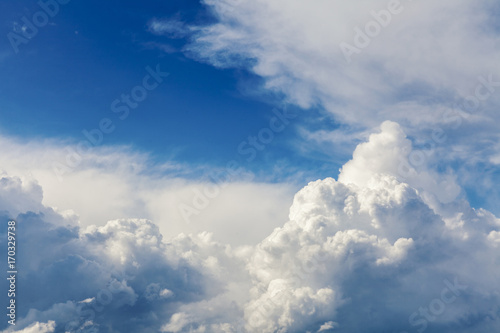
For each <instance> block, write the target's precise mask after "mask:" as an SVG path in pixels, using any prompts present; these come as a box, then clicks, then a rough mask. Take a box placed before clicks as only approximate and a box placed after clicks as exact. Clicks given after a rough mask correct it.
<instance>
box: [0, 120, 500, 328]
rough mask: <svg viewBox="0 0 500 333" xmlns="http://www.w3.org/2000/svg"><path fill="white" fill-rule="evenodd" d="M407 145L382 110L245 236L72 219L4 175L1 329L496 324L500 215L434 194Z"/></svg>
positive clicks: (0, 193) (143, 222)
mask: <svg viewBox="0 0 500 333" xmlns="http://www.w3.org/2000/svg"><path fill="white" fill-rule="evenodd" d="M412 151H413V147H412V145H411V143H410V142H409V141H408V140H407V138H406V136H405V134H404V132H403V131H402V129H401V127H400V126H398V124H396V123H393V122H385V123H383V124H382V125H381V127H380V129H379V131H378V132H377V133H374V134H373V135H371V136H370V137H369V140H368V141H367V142H366V143H363V144H360V145H359V146H358V148H357V149H356V151H355V153H354V154H353V158H352V160H351V161H349V162H347V163H346V164H345V165H344V167H343V168H342V171H341V173H340V176H339V179H338V180H335V179H333V178H327V179H323V180H317V181H314V182H311V183H309V184H308V185H307V186H305V187H304V188H303V189H301V190H300V191H299V192H298V193H297V194H296V195H295V197H294V199H293V203H292V205H291V207H290V210H289V218H288V222H286V223H284V224H283V222H285V221H286V220H283V221H281V222H280V224H281V226H279V227H277V228H275V229H274V231H273V232H271V233H270V234H269V235H268V236H267V237H265V238H264V239H262V240H261V241H260V242H259V243H258V244H257V245H255V246H252V245H246V246H231V245H228V244H224V243H221V242H218V241H216V240H214V237H215V235H212V234H211V233H209V232H203V233H197V234H185V233H181V234H179V235H178V236H176V237H173V238H165V237H164V236H163V235H162V233H161V230H160V228H159V227H158V226H157V225H156V224H155V223H153V222H152V221H149V220H147V219H138V218H124V219H115V220H110V221H108V222H107V223H103V224H90V225H87V226H82V225H78V224H77V223H75V220H74V219H75V218H74V216H73V215H68V216H64V215H62V214H59V213H57V212H56V211H54V210H53V209H51V208H48V207H46V206H45V205H44V204H43V203H42V200H43V199H42V195H41V193H42V192H43V191H42V190H41V188H40V186H39V185H37V184H36V183H33V182H32V181H31V180H23V179H21V178H18V177H13V176H9V175H8V174H4V175H3V178H2V180H1V182H2V183H1V184H2V186H1V187H0V207H4V208H3V213H2V214H3V216H2V219H4V220H7V219H9V218H15V219H16V220H17V226H18V233H19V239H22V240H23V242H20V244H19V246H18V249H19V257H18V261H19V262H20V263H21V262H22V263H23V272H22V273H20V274H19V281H18V285H19V289H20V293H19V295H18V300H19V304H26V307H21V308H19V310H18V311H19V312H18V319H17V325H16V327H15V329H13V328H7V327H5V326H3V327H2V328H5V329H6V331H5V332H10V331H15V330H17V331H21V332H53V331H54V332H56V331H63V330H64V331H66V332H81V331H86V330H87V331H90V330H96V329H97V330H98V331H99V332H113V331H134V332H135V331H136V332H158V331H163V332H260V333H265V332H329V331H335V332H382V331H393V332H417V331H420V332H423V331H425V332H443V331H445V332H447V331H454V332H463V333H469V332H494V331H498V330H499V329H500V319H499V317H498V316H499V315H500V311H499V308H498V304H499V301H500V295H499V293H498V291H499V284H498V279H497V278H496V277H497V276H498V274H499V273H500V272H499V271H498V265H497V263H498V262H499V261H500V257H499V254H498V246H499V245H498V244H499V241H498V240H499V238H500V237H499V236H498V235H499V234H500V220H499V219H498V218H497V217H496V216H495V215H493V214H492V213H490V212H488V211H486V210H484V209H473V208H471V207H470V206H469V205H468V203H467V202H466V201H465V200H464V199H463V198H460V197H459V198H456V199H454V200H453V201H451V202H450V201H448V200H441V199H442V197H441V196H440V191H439V190H440V187H441V186H443V185H440V186H429V185H428V184H429V182H428V181H427V180H429V179H432V177H433V176H437V175H436V174H434V173H432V172H430V171H429V170H426V169H424V168H422V169H420V170H411V175H412V177H414V178H411V177H409V178H408V179H409V180H405V177H403V176H401V175H399V174H398V164H397V163H399V162H400V161H401V160H404V159H405V158H408V156H410V155H411V152H412ZM363 166H364V167H363ZM407 171H408V170H407ZM418 179H422V182H420V183H419V182H418V181H417V180H418ZM433 181H434V182H435V183H436V184H441V183H442V182H443V181H444V182H446V181H447V180H446V178H444V179H440V178H439V176H438V178H437V179H434V180H433ZM25 182H26V183H25ZM451 183H452V184H453V182H451ZM451 188H454V187H453V186H452V187H451ZM9 196H11V197H9ZM12 197H15V198H16V201H15V203H16V205H13V206H12V209H9V206H10V205H11V202H13V201H11V200H12ZM2 235H3V236H2ZM2 235H0V236H1V237H0V244H3V245H2V246H5V239H6V237H5V236H6V235H5V231H3V232H2ZM0 287H1V288H6V282H2V284H1V285H0ZM21 290H22V292H21ZM23 330H24V331H23Z"/></svg>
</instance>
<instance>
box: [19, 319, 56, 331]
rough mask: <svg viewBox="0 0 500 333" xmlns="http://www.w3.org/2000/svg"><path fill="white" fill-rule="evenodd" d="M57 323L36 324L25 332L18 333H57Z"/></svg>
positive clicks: (51, 321)
mask: <svg viewBox="0 0 500 333" xmlns="http://www.w3.org/2000/svg"><path fill="white" fill-rule="evenodd" d="M55 328H56V323H55V322H54V321H53V320H50V321H48V322H47V323H39V322H36V323H34V324H33V325H30V326H29V327H26V328H25V329H23V330H20V331H17V332H20V333H52V332H55Z"/></svg>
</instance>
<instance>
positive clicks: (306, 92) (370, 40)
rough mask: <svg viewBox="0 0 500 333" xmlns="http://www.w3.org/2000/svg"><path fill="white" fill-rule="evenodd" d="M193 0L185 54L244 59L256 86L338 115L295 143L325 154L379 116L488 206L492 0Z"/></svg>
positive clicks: (494, 164)
mask: <svg viewBox="0 0 500 333" xmlns="http://www.w3.org/2000/svg"><path fill="white" fill-rule="evenodd" d="M202 3H204V4H205V6H206V7H207V8H208V9H209V11H210V12H211V13H213V15H214V18H215V23H213V24H209V25H204V26H191V30H190V42H189V43H188V44H187V45H186V46H185V48H184V51H185V53H186V54H187V55H189V56H190V57H192V58H194V59H196V60H199V61H203V62H207V63H209V64H211V65H213V66H215V67H219V68H244V69H247V70H249V71H250V72H251V73H253V74H255V75H257V76H258V77H261V78H262V79H263V82H264V83H263V85H262V87H261V88H262V90H263V91H264V92H265V93H269V91H272V92H276V93H278V94H280V96H281V95H283V96H284V99H285V100H286V101H287V102H289V103H294V104H297V105H299V106H301V107H303V108H309V107H312V108H317V109H319V110H325V111H326V114H328V115H330V116H331V117H332V118H333V119H334V121H335V122H336V124H340V125H341V126H335V129H332V128H328V129H317V128H316V127H315V126H307V125H302V126H303V129H302V135H303V137H304V139H305V140H302V141H303V142H301V143H300V144H299V146H300V148H302V150H304V151H307V152H310V151H311V150H313V151H315V152H316V153H317V155H319V156H320V157H322V158H324V159H327V158H329V156H328V153H330V152H331V151H334V152H335V153H336V154H338V153H339V152H345V149H346V146H347V149H348V150H351V149H352V148H354V145H355V144H356V143H357V142H359V140H360V139H361V140H364V139H365V137H364V135H365V134H367V133H369V132H371V131H373V129H374V128H376V126H378V125H379V124H380V123H382V122H383V121H384V120H387V119H390V120H392V121H395V122H398V123H399V124H400V125H401V126H402V128H403V129H404V130H405V132H406V133H407V134H408V135H409V136H410V137H411V140H412V141H413V142H414V143H415V144H416V145H419V146H421V147H423V150H424V151H425V153H426V157H425V158H426V160H428V161H427V164H432V165H434V166H435V167H436V168H439V169H444V170H446V169H453V170H454V171H455V172H456V173H457V174H461V177H460V179H459V183H460V185H461V186H462V187H466V188H468V189H470V191H474V192H475V197H476V199H478V200H479V199H480V200H479V201H480V202H481V203H482V204H483V205H488V207H489V208H490V209H494V210H495V212H497V213H498V211H497V210H496V209H497V208H496V205H495V202H496V201H497V199H498V194H497V193H496V192H495V190H494V189H493V185H492V184H494V183H495V182H498V180H499V178H498V172H497V170H498V161H499V158H498V156H500V146H499V145H498V141H499V133H500V128H499V125H498V124H500V121H499V120H500V119H499V114H498V112H497V111H496V110H497V109H498V106H499V105H500V71H499V70H498V66H496V63H495V59H497V58H498V56H499V55H500V46H499V45H500V44H499V43H498V39H499V29H498V25H497V24H496V15H497V13H498V4H497V3H495V2H494V1H488V0H486V1H479V2H478V1H473V0H467V1H461V2H460V4H458V3H456V2H455V1H451V0H446V1H440V2H435V1H430V0H420V1H409V0H390V1H387V0H377V1H368V0H362V1H356V2H353V1H350V2H346V1H340V0H337V1H326V0H321V1H315V2H314V3H309V2H308V3H305V2H303V1H300V0H292V1H284V0H270V1H260V0H259V1H250V0H222V1H213V0H204V1H203V2H202ZM167 26H169V25H168V24H167ZM252 88H255V87H252ZM316 121H318V120H317V119H316ZM320 121H321V120H320ZM320 121H319V122H320ZM313 122H314V121H313ZM471 136H473V138H474V139H473V140H471ZM353 138H354V139H355V140H357V142H356V141H353V140H352V139H353ZM332 147H334V149H332ZM325 152H326V153H325ZM330 158H331V157H330ZM475 170H480V171H479V172H475ZM451 191H452V192H453V190H451ZM451 196H453V195H450V197H451Z"/></svg>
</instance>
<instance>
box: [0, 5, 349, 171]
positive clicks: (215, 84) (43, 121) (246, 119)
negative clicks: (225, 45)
mask: <svg viewBox="0 0 500 333" xmlns="http://www.w3.org/2000/svg"><path fill="white" fill-rule="evenodd" d="M2 6H4V7H6V8H5V9H4V10H2V14H1V15H2V21H3V22H5V23H6V24H5V25H4V31H5V33H7V31H9V30H8V29H10V28H11V27H12V23H13V22H21V17H23V16H28V17H29V16H30V14H31V15H32V13H36V12H37V11H39V10H40V7H39V6H38V5H37V4H36V3H35V2H28V1H26V2H17V3H6V4H3V5H2ZM111 12H112V13H113V15H109V13H111ZM178 16H179V17H182V19H183V20H185V21H187V22H189V23H190V24H204V23H206V22H210V21H211V20H212V21H213V17H212V16H211V15H210V14H209V13H208V12H207V9H206V7H204V6H201V5H200V4H199V3H198V2H196V1H172V2H168V3H165V2H164V1H158V2H155V1H152V2H148V4H147V5H143V4H141V5H139V4H136V3H135V2H132V1H130V2H120V5H117V3H112V2H106V3H102V2H97V1H96V2H86V3H85V4H83V3H80V2H69V3H68V4H67V5H61V8H60V12H59V13H58V15H56V16H55V17H54V18H53V19H51V23H50V24H49V25H46V26H44V27H42V28H40V30H39V32H38V34H37V35H36V36H35V37H34V38H33V39H32V40H30V41H29V43H27V44H20V45H19V52H18V53H14V52H13V48H12V47H11V46H10V45H9V41H8V40H7V39H3V40H2V42H3V49H4V52H5V53H6V54H7V55H6V58H5V60H4V61H3V62H2V63H1V65H0V66H1V71H2V76H3V77H6V78H12V80H11V79H9V80H5V81H3V83H2V86H1V92H2V101H1V103H2V106H1V108H2V110H4V112H2V113H1V117H2V118H1V124H2V125H1V127H2V131H3V132H4V133H6V134H8V135H13V136H17V137H19V138H23V139H27V138H33V137H35V138H37V137H38V138H46V137H49V138H63V139H70V140H74V141H80V140H82V139H85V138H84V136H83V134H82V131H83V130H91V129H93V128H96V127H97V126H98V124H99V121H100V120H101V119H102V118H103V117H109V118H110V119H112V120H113V122H114V123H115V124H116V130H115V131H113V133H111V134H110V135H106V136H105V138H104V141H103V144H106V145H131V146H133V147H134V148H135V149H139V150H143V151H147V152H150V153H151V154H153V155H154V156H155V157H157V158H158V160H159V161H165V160H169V159H175V160H179V161H183V162H187V163H192V164H199V165H208V166H213V167H220V166H223V165H225V164H226V162H227V161H229V160H231V159H234V158H238V159H241V157H240V156H239V154H238V153H237V147H238V145H239V144H240V142H242V141H243V140H246V139H247V137H248V136H249V135H255V134H257V133H258V131H259V130H260V129H262V128H263V127H266V126H268V122H269V119H270V118H271V117H272V116H273V113H272V110H273V108H280V107H281V105H283V102H282V101H281V97H280V96H279V95H278V94H273V93H272V92H265V91H262V89H260V87H259V86H260V85H261V81H262V80H261V79H260V78H259V77H257V76H255V75H253V74H252V73H249V72H248V71H245V70H244V69H241V68H238V69H216V68H214V67H213V66H211V65H209V64H204V63H200V62H198V61H195V60H193V59H190V58H189V57H187V56H185V55H184V54H183V52H181V50H182V48H183V46H184V44H186V38H180V39H171V38H166V37H164V36H157V35H154V34H152V33H150V32H149V31H148V23H149V22H150V21H151V20H152V19H153V18H155V17H178ZM89 18H91V19H89ZM155 43H156V44H158V45H160V44H161V45H168V47H169V48H171V52H169V53H166V52H164V51H163V50H161V49H159V48H158V47H154V46H153V45H155ZM157 65H159V66H160V68H161V71H163V72H168V73H169V74H170V75H169V76H168V77H167V78H166V79H165V80H164V82H162V83H161V85H160V86H159V87H158V88H157V89H155V90H153V91H152V92H151V93H149V94H148V96H147V98H146V99H145V100H144V101H142V102H141V103H140V105H139V106H138V107H137V108H136V109H134V110H132V112H131V113H130V117H128V118H127V119H126V120H124V121H121V120H119V119H118V114H115V113H113V112H112V111H111V107H110V105H111V103H112V101H114V100H115V99H116V98H119V97H120V95H121V94H123V93H128V94H130V90H131V89H132V88H133V87H134V86H136V85H137V84H140V83H141V82H142V79H143V77H144V76H145V75H146V74H147V71H146V69H145V68H146V67H147V66H150V67H152V68H155V67H156V66H157ZM252 90H256V91H252ZM288 107H289V108H294V106H293V105H290V106H288ZM34 110H36V112H34ZM296 112H300V111H299V109H297V111H296ZM301 118H307V114H305V113H302V115H301ZM26 119H29V121H28V122H27V121H26ZM304 120H305V119H301V121H304ZM294 137H297V133H296V126H295V124H292V125H291V126H289V127H287V129H286V131H283V132H282V133H279V136H278V137H277V139H276V140H274V141H273V142H272V144H271V145H267V146H266V149H265V151H263V152H262V153H260V154H259V156H258V160H259V162H260V163H259V164H257V163H254V164H248V165H246V167H247V168H248V169H250V170H255V171H258V170H259V169H262V168H263V167H264V170H262V171H266V168H272V165H273V161H275V160H282V159H285V160H287V163H289V164H292V165H294V166H295V167H300V166H301V165H303V166H304V167H306V168H310V167H311V166H312V165H311V162H310V160H308V159H305V158H303V156H301V154H299V153H298V152H297V150H296V149H295V147H294V146H293V144H290V141H291V140H293V138H294ZM324 164H325V163H324V162H323V163H321V162H319V163H315V164H314V167H315V168H323V169H325V168H328V169H333V170H335V169H338V167H339V165H334V166H333V167H332V166H330V165H324ZM320 175H322V174H321V171H319V172H318V173H317V174H313V175H311V176H312V177H315V178H318V177H320ZM323 176H324V175H323Z"/></svg>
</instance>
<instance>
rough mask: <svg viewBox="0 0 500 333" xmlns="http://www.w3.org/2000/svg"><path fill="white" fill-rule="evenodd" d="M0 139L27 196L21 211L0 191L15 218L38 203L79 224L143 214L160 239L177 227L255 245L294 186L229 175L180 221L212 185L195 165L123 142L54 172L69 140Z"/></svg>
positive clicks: (1, 160) (2, 164)
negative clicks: (155, 157) (160, 159)
mask: <svg viewBox="0 0 500 333" xmlns="http://www.w3.org/2000/svg"><path fill="white" fill-rule="evenodd" d="M0 142H1V144H0V170H2V169H3V170H5V172H7V173H8V175H10V176H17V177H19V180H17V181H18V182H21V180H24V182H22V184H23V185H22V188H25V189H26V190H29V191H30V192H29V193H30V195H31V196H33V199H31V201H30V202H32V203H31V204H29V205H28V201H26V200H25V201H24V203H23V204H22V205H23V207H22V208H24V210H22V209H20V208H19V209H17V210H16V209H15V207H16V206H19V205H20V202H21V201H19V200H17V198H16V195H15V193H12V191H13V190H9V191H10V192H8V191H7V192H4V195H5V198H4V199H5V200H4V202H5V207H8V208H10V211H11V213H12V214H14V215H16V214H18V213H19V212H21V210H22V212H25V211H27V210H31V211H34V212H38V211H40V210H41V209H42V203H43V205H45V206H48V207H53V208H54V209H55V210H56V211H57V212H58V213H60V214H62V215H64V216H73V217H74V219H78V217H79V221H80V223H81V225H82V226H87V225H102V224H104V223H106V221H108V220H113V219H117V218H129V217H134V218H146V219H150V220H154V221H155V223H156V224H157V225H159V226H160V229H161V231H162V233H163V234H164V235H165V237H167V238H173V237H175V236H176V235H178V234H179V233H181V232H184V233H199V232H202V231H210V232H213V233H214V234H215V238H216V239H218V240H221V241H223V242H227V243H231V244H234V245H240V244H241V243H247V244H255V243H257V242H258V241H260V240H261V239H262V238H263V237H265V235H267V234H268V233H269V232H270V231H272V230H273V228H274V227H277V226H278V225H279V224H280V222H279V221H282V220H283V219H286V215H287V210H288V206H289V201H290V200H291V198H292V197H293V193H294V191H295V187H294V186H293V185H289V184H283V183H282V184H280V183H276V184H269V183H257V182H249V181H247V180H245V179H244V178H243V179H238V178H234V179H233V181H232V182H231V181H229V182H228V183H227V185H226V184H224V185H222V184H221V185H217V187H220V186H223V187H224V188H220V190H219V193H220V194H218V195H216V196H213V197H212V198H206V197H205V195H203V197H204V198H205V199H206V200H207V202H206V207H203V209H197V210H196V214H193V215H192V216H190V219H189V221H186V220H185V219H184V218H183V216H182V214H181V212H180V208H179V207H180V205H181V204H185V205H189V206H190V207H193V206H194V205H193V201H194V200H200V199H199V195H197V193H199V191H201V192H202V193H204V192H205V191H206V189H207V188H208V190H212V189H213V184H209V183H208V182H206V181H203V180H199V179H198V178H197V177H199V176H198V175H199V174H200V173H202V172H201V171H200V169H202V168H201V167H193V166H189V165H183V164H179V163H176V162H168V163H165V164H163V165H157V164H153V163H152V162H151V161H150V159H149V157H148V155H147V154H141V153H137V152H135V151H133V150H132V149H130V148H128V147H113V148H111V147H106V146H102V147H96V148H94V149H93V150H90V151H89V152H87V153H84V154H78V159H79V160H81V162H80V163H78V164H77V165H76V166H75V167H73V168H70V169H68V170H66V169H64V170H65V172H64V173H63V174H61V173H57V172H55V171H54V163H59V164H62V165H65V166H66V167H67V166H68V165H71V164H68V163H67V159H68V158H74V157H72V156H74V154H75V152H76V151H77V145H76V144H73V143H66V144H65V143H64V142H63V143H61V142H58V141H50V140H46V141H41V142H22V141H20V140H16V139H12V138H8V137H5V136H2V137H0ZM59 164H57V165H59ZM207 169H210V168H207ZM60 176H62V181H60ZM12 181H14V180H12ZM0 186H2V184H1V183H0ZM5 186H8V185H5ZM31 187H33V189H32V190H31V189H30V188H31ZM8 188H10V187H7V188H6V189H8ZM42 188H43V198H42ZM0 195H1V194H0ZM40 201H42V203H41V202H40ZM203 204H204V205H205V203H203ZM255 206H259V207H260V209H259V210H256V209H254V207H255ZM2 209H4V208H3V207H2V206H1V203H0V210H2ZM235 236H237V237H238V238H237V240H236V238H235ZM244 238H246V240H244Z"/></svg>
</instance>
